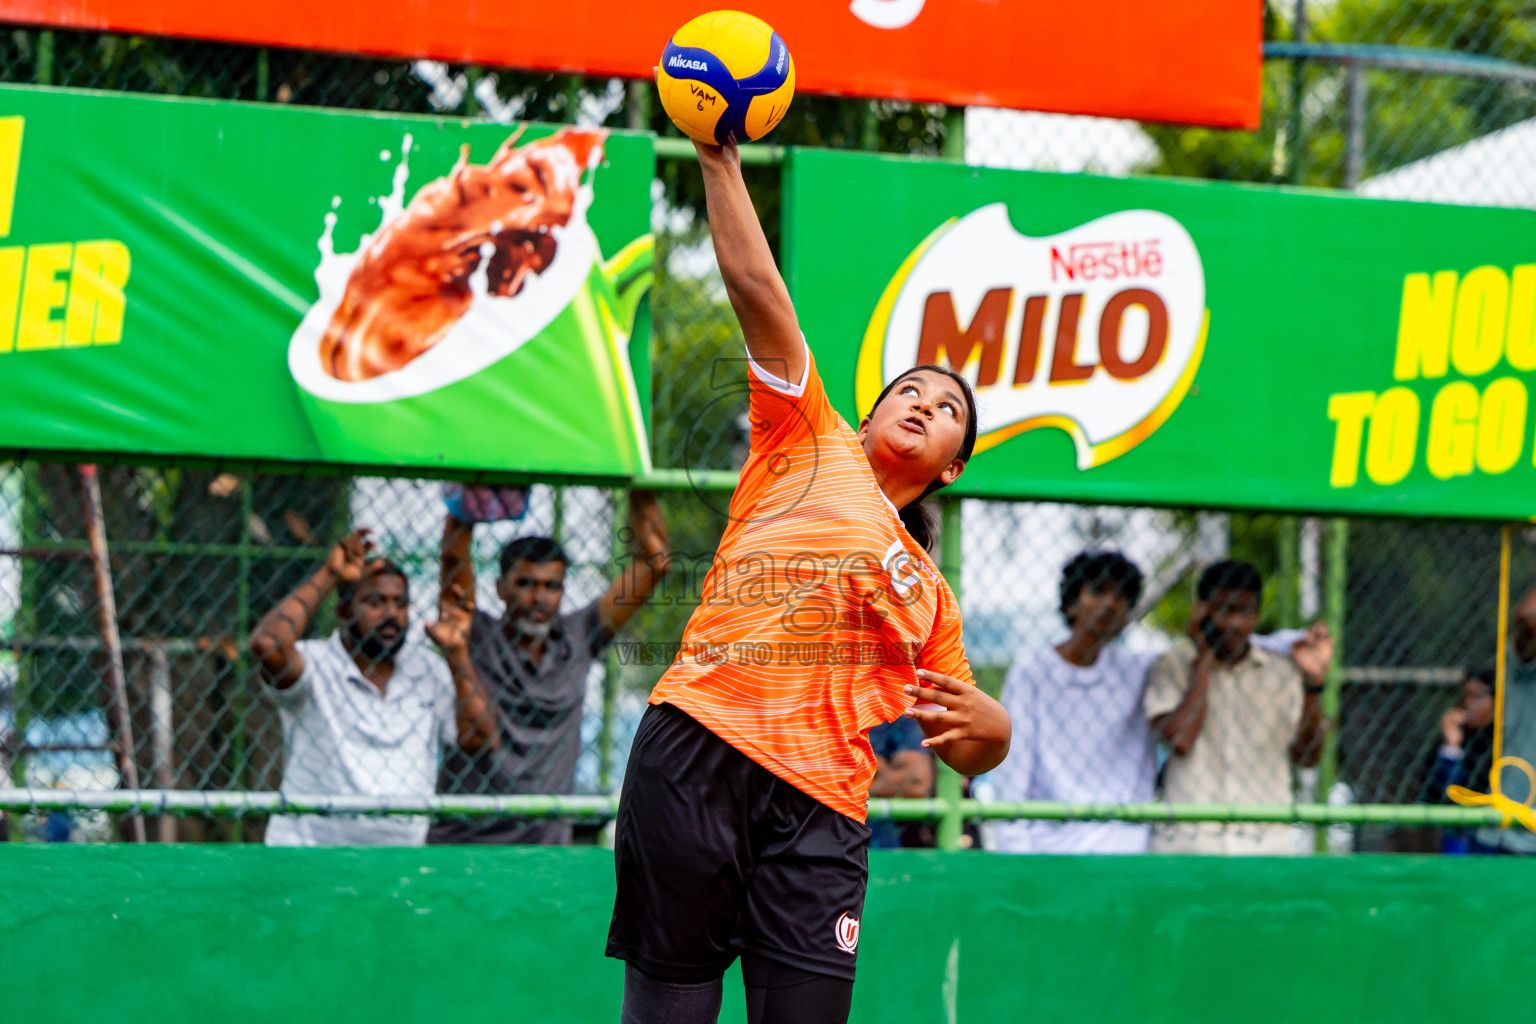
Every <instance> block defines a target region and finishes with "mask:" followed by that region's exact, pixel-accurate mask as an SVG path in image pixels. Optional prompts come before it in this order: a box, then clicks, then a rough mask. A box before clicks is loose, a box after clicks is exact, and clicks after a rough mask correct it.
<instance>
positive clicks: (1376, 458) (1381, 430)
mask: <svg viewBox="0 0 1536 1024" xmlns="http://www.w3.org/2000/svg"><path fill="white" fill-rule="evenodd" d="M1418 447H1419V396H1418V395H1416V394H1414V393H1413V392H1412V391H1410V390H1409V389H1408V388H1401V387H1399V388H1388V389H1387V390H1386V391H1383V392H1382V393H1381V395H1380V397H1378V398H1377V399H1376V408H1375V410H1374V411H1373V412H1372V413H1371V431H1370V435H1369V437H1368V438H1367V439H1366V442H1365V473H1366V475H1367V476H1369V477H1370V478H1371V482H1372V483H1376V484H1395V483H1398V482H1400V481H1401V480H1402V479H1403V477H1405V476H1407V475H1408V471H1409V470H1411V469H1412V468H1413V460H1414V457H1415V455H1416V453H1417V451H1418Z"/></svg>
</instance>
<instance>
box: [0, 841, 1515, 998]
mask: <svg viewBox="0 0 1536 1024" xmlns="http://www.w3.org/2000/svg"><path fill="white" fill-rule="evenodd" d="M871 861H872V865H871V876H870V887H869V902H868V905H867V907H866V910H865V917H864V927H863V932H862V935H861V937H860V956H859V982H858V987H857V990H856V995H855V998H854V1014H853V1019H854V1020H855V1021H859V1022H870V1024H872V1022H877V1021H878V1022H893V1024H894V1022H907V1021H911V1022H924V1024H931V1022H937V1024H943V1022H946V1021H965V1022H987V1024H993V1022H1000V1021H1071V1022H1074V1024H1077V1022H1089V1021H1115V1022H1131V1021H1135V1022H1158V1021H1169V1022H1173V1021H1178V1022H1181V1024H1188V1022H1195V1021H1211V1022H1217V1021H1220V1022H1223V1024H1229V1022H1235V1021H1243V1022H1247V1024H1253V1022H1260V1021H1276V1022H1279V1021H1284V1022H1288V1024H1289V1022H1297V1021H1307V1022H1322V1021H1327V1022H1335V1021H1406V1020H1413V1021H1435V1022H1449V1021H1488V1020H1504V1021H1514V1020H1529V1019H1532V1013H1533V1012H1536V1011H1532V1010H1531V1008H1530V1005H1529V997H1528V996H1527V995H1526V994H1525V991H1526V988H1527V984H1528V978H1529V973H1530V969H1531V960H1530V957H1531V955H1532V954H1531V948H1532V947H1531V944H1530V942H1529V941H1528V936H1529V933H1530V928H1531V925H1530V923H1529V922H1530V921H1531V918H1532V914H1531V910H1532V907H1533V903H1536V863H1532V862H1530V861H1517V860H1496V859H1472V860H1469V859H1465V858H1447V859H1421V858H1407V857H1402V858H1369V857H1360V858H1347V859H1332V860H1311V859H1304V860H1295V861H1281V860H1257V859H1255V860H1221V859H1214V858H1212V859H1197V858H1172V857H1166V858H1154V857H1140V858H1010V857H1002V856H994V855H988V854H948V855H946V854H937V853H933V854H930V853H922V852H893V853H883V854H882V853H876V854H875V855H873V856H872V857H871ZM612 888H613V868H612V860H611V857H610V855H609V854H608V853H607V852H606V851H604V850H600V849H581V848H578V849H566V850H559V849H536V848H534V849H495V850H483V849H453V848H431V849H426V850H413V849H395V850H268V849H264V848H259V847H227V846H219V847H142V848H133V847H126V846H116V845H114V846H95V847H45V846H31V845H26V846H9V847H6V846H0V1017H3V1018H4V1019H6V1020H13V1021H18V1022H21V1021H26V1022H34V1021H35V1022H42V1021H48V1022H55V1021H92V1022H95V1021H112V1022H114V1024H129V1022H139V1021H143V1022H155V1024H179V1022H183V1021H185V1022H189V1024H190V1022H197V1024H203V1022H207V1021H260V1022H262V1024H271V1022H274V1021H282V1022H301V1021H317V1022H318V1021H324V1022H327V1024H340V1022H346V1021H359V1022H362V1021H366V1022H369V1024H380V1022H414V1021H433V1022H438V1021H453V1022H463V1024H471V1022H477V1021H496V1022H505V1021H561V1022H564V1021H571V1022H585V1021H603V1022H612V1021H616V1020H617V1019H618V1002H619V991H620V986H621V978H622V971H621V969H620V967H619V965H618V964H617V963H615V962H613V961H609V960H605V959H603V956H602V948H603V939H604V935H605V933H606V928H607V924H608V913H609V908H610V899H611V896H612ZM827 941H828V943H829V944H830V943H831V942H832V941H833V940H832V936H831V935H828V937H827ZM728 985H729V986H731V987H728V988H727V994H726V1009H725V1013H724V1015H723V1016H722V1020H724V1021H740V1020H742V1019H743V1012H742V1007H741V994H740V993H741V989H740V982H739V978H738V976H737V975H735V973H734V972H733V974H732V976H731V978H730V979H728Z"/></svg>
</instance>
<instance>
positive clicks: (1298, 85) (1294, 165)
mask: <svg viewBox="0 0 1536 1024" xmlns="http://www.w3.org/2000/svg"><path fill="white" fill-rule="evenodd" d="M1291 30H1292V31H1291V37H1292V39H1293V40H1294V41H1296V42H1298V43H1302V42H1306V39H1307V0H1296V11H1295V14H1294V15H1293V16H1292V20H1291ZM1306 73H1307V66H1306V63H1305V62H1304V60H1303V58H1301V57H1294V58H1292V59H1291V111H1290V114H1291V116H1290V119H1289V121H1288V122H1287V123H1286V143H1287V149H1288V150H1289V151H1290V160H1289V161H1288V162H1289V164H1290V166H1289V167H1287V168H1286V169H1285V170H1286V173H1285V174H1284V175H1282V177H1283V178H1285V179H1287V180H1289V181H1290V182H1291V183H1292V184H1293V185H1299V184H1301V178H1302V174H1303V173H1304V168H1303V166H1302V162H1303V160H1304V159H1305V157H1306V147H1305V146H1304V145H1303V144H1302V138H1301V132H1302V124H1303V122H1302V117H1301V105H1302V102H1303V94H1304V92H1305V90H1306V85H1307V83H1306Z"/></svg>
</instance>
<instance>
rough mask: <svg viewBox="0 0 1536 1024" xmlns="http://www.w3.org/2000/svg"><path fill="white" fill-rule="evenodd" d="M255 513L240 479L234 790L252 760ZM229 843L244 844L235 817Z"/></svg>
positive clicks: (246, 481) (247, 480)
mask: <svg viewBox="0 0 1536 1024" xmlns="http://www.w3.org/2000/svg"><path fill="white" fill-rule="evenodd" d="M255 512H256V503H255V500H254V498H253V496H252V493H251V477H250V474H245V475H244V476H242V477H241V478H240V554H239V555H238V556H237V557H238V561H237V565H238V567H239V568H238V572H237V574H236V578H235V651H236V654H235V690H234V693H233V694H231V696H230V701H229V708H230V713H231V714H232V715H234V718H235V725H234V732H233V735H231V736H230V743H229V747H230V752H231V755H232V758H233V762H234V763H233V764H232V765H231V766H230V776H231V781H232V783H233V788H234V789H244V788H245V768H246V764H247V763H248V762H249V760H250V751H248V750H247V749H246V735H245V717H246V715H247V714H249V709H250V703H249V701H247V700H246V687H247V686H249V685H250V676H249V672H250V670H251V667H250V665H249V663H248V662H247V661H246V657H245V645H246V641H247V640H248V639H249V637H250V633H251V517H252V516H253V515H254V514H255ZM229 841H230V842H232V843H243V842H244V841H245V820H244V819H243V818H240V817H236V818H235V823H234V827H233V828H232V829H230V832H229Z"/></svg>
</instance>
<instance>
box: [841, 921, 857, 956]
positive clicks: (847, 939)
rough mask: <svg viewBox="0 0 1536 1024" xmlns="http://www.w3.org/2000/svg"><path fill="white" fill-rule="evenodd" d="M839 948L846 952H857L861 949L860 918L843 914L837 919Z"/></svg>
mask: <svg viewBox="0 0 1536 1024" xmlns="http://www.w3.org/2000/svg"><path fill="white" fill-rule="evenodd" d="M836 931H837V948H838V949H840V950H842V951H843V952H844V953H856V952H858V949H859V919H858V918H856V917H854V916H853V915H851V914H847V913H845V914H843V916H842V917H839V918H838V919H837V925H836Z"/></svg>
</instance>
